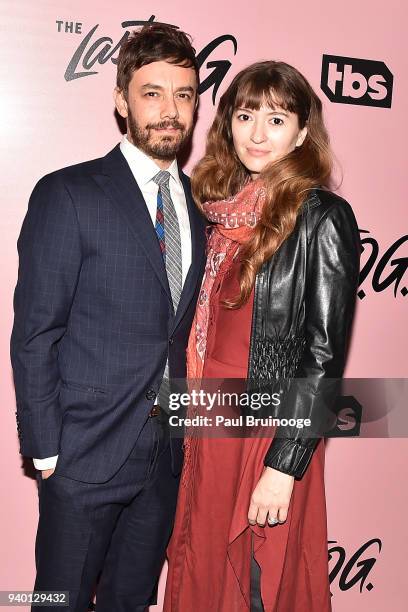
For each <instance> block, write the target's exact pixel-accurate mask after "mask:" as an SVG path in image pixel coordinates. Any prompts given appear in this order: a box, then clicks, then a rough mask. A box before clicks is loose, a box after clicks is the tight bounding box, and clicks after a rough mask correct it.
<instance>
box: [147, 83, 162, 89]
mask: <svg viewBox="0 0 408 612" xmlns="http://www.w3.org/2000/svg"><path fill="white" fill-rule="evenodd" d="M142 89H163V87H162V86H161V85H155V84H154V83H145V84H144V85H142Z"/></svg>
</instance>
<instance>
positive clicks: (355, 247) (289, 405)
mask: <svg viewBox="0 0 408 612" xmlns="http://www.w3.org/2000/svg"><path fill="white" fill-rule="evenodd" d="M360 253H361V245H360V238H359V232H358V227H357V223H356V220H355V217H354V214H353V211H352V209H351V207H350V206H349V204H347V202H344V201H342V202H341V203H340V205H334V206H332V207H331V208H329V209H328V210H327V211H326V213H325V214H324V215H323V217H322V219H320V221H319V223H318V225H317V227H316V228H315V229H314V232H313V234H312V236H311V239H310V243H309V248H308V263H307V273H306V274H307V278H306V291H305V341H306V344H305V349H304V352H303V356H302V359H301V361H300V364H299V366H298V369H297V371H296V373H295V378H294V380H293V381H292V384H291V386H290V388H289V391H288V394H287V396H286V398H285V399H284V410H283V412H284V413H285V414H284V416H285V417H288V418H290V417H292V418H293V417H294V418H303V419H310V420H311V427H312V432H313V433H314V436H313V437H309V438H307V437H305V436H306V435H307V433H305V432H306V431H307V428H304V429H303V430H302V429H299V428H293V427H292V428H291V427H286V428H283V427H280V428H279V430H278V435H277V436H275V438H274V439H273V440H272V443H271V446H270V448H269V449H268V452H267V454H266V456H265V460H264V464H265V465H266V466H269V467H272V468H275V469H278V470H280V471H282V472H284V473H286V474H290V475H293V476H296V477H298V478H301V477H302V476H303V474H304V472H305V470H306V468H307V466H308V464H309V462H310V460H311V458H312V454H313V451H314V449H315V447H316V446H317V443H318V442H319V440H320V437H319V436H318V435H317V433H318V432H320V433H322V432H324V430H325V427H326V430H327V423H328V421H327V418H328V417H330V412H331V408H332V407H333V404H334V402H335V400H336V397H337V395H338V393H339V384H340V381H341V377H342V375H343V371H344V367H345V361H346V353H347V348H348V343H349V336H350V332H351V326H352V320H353V314H354V309H355V300H356V294H357V288H358V278H359V266H360Z"/></svg>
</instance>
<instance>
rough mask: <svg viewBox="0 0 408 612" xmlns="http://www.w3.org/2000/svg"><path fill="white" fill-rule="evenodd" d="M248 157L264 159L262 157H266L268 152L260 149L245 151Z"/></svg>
mask: <svg viewBox="0 0 408 612" xmlns="http://www.w3.org/2000/svg"><path fill="white" fill-rule="evenodd" d="M247 152H248V153H249V155H252V157H264V155H268V153H269V151H263V150H262V149H247Z"/></svg>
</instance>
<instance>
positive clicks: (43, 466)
mask: <svg viewBox="0 0 408 612" xmlns="http://www.w3.org/2000/svg"><path fill="white" fill-rule="evenodd" d="M57 460H58V455H55V456H54V457H46V458H45V459H33V463H34V467H35V469H36V470H54V469H55V466H56V465H57Z"/></svg>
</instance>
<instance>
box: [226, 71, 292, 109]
mask: <svg viewBox="0 0 408 612" xmlns="http://www.w3.org/2000/svg"><path fill="white" fill-rule="evenodd" d="M260 76H261V75H260ZM262 76H263V75H262ZM251 77H252V78H251V79H250V80H248V81H247V82H246V83H242V84H241V85H240V87H239V89H238V92H237V96H236V99H235V108H236V109H237V108H247V109H248V110H259V109H260V108H261V106H267V107H269V108H271V109H272V110H275V109H277V108H281V109H282V110H285V111H289V112H295V101H294V98H293V95H292V94H290V93H289V92H285V91H283V87H282V86H281V87H279V85H278V84H275V83H271V81H270V79H268V80H267V81H266V79H265V78H258V79H255V78H253V75H251Z"/></svg>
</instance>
